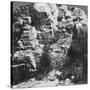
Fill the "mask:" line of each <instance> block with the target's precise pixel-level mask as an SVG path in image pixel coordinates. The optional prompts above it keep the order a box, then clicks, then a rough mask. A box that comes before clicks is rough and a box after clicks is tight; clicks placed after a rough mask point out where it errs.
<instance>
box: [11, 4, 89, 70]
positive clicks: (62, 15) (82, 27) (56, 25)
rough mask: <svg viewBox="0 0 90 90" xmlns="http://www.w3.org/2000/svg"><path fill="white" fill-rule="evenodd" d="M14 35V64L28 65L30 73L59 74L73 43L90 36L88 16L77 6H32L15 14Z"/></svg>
mask: <svg viewBox="0 0 90 90" xmlns="http://www.w3.org/2000/svg"><path fill="white" fill-rule="evenodd" d="M12 31H13V33H14V37H13V53H12V55H13V61H12V62H13V64H18V63H25V64H26V65H28V66H29V68H30V71H32V69H33V71H37V69H39V67H41V66H42V67H43V68H47V69H49V68H50V69H58V70H59V69H60V68H61V67H62V66H63V65H64V64H65V63H66V62H67V61H66V57H67V54H68V49H69V48H70V47H71V43H72V40H73V39H76V37H78V36H79V37H81V36H82V35H83V36H84V35H85V33H86V32H87V15H86V14H85V12H84V11H83V10H81V9H79V8H77V7H73V6H66V5H56V4H42V3H30V4H27V5H23V6H20V7H18V8H17V9H16V11H15V12H14V13H13V30H12ZM81 33H82V34H81ZM44 55H46V57H45V56H44ZM47 65H48V66H47ZM45 70H46V69H45Z"/></svg>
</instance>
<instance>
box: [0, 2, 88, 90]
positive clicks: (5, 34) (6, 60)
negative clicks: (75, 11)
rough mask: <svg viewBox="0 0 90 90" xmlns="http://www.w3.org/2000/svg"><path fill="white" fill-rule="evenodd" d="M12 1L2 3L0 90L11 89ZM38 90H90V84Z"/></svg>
mask: <svg viewBox="0 0 90 90" xmlns="http://www.w3.org/2000/svg"><path fill="white" fill-rule="evenodd" d="M10 1H11V0H1V1H0V90H2V89H4V90H7V89H8V90H9V89H10V87H9V83H10ZM13 1H25V2H44V3H61V4H72V5H88V6H89V3H90V2H89V0H13ZM88 11H89V10H88ZM88 16H89V15H88ZM88 20H90V19H89V18H88ZM88 26H90V25H89V21H88ZM88 33H89V28H88ZM89 36H90V35H88V38H89ZM88 41H89V40H88ZM88 46H89V43H88ZM88 51H89V47H88ZM88 56H89V54H88ZM88 62H89V59H88ZM89 64H90V63H89ZM89 66H90V65H88V69H89ZM89 73H90V72H89ZM88 76H90V75H88ZM89 79H90V78H89ZM29 89H35V88H29ZM36 89H37V90H39V89H44V90H45V89H52V90H54V89H57V90H59V89H63V90H76V89H78V90H79V89H82V90H89V89H90V88H89V84H88V85H77V86H61V87H48V88H47V87H45V88H36ZM17 90H18V89H17Z"/></svg>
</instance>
